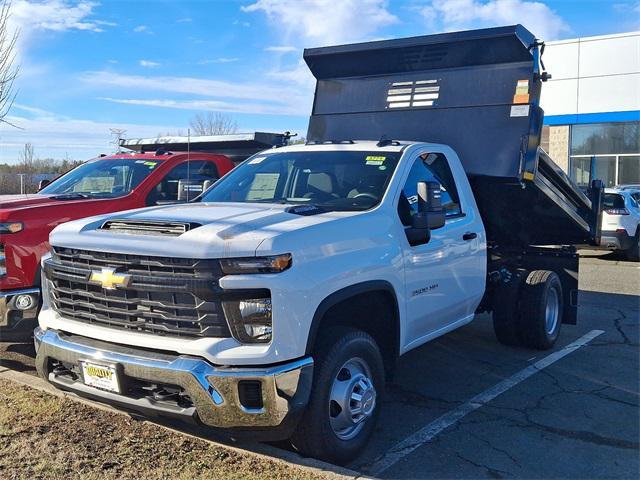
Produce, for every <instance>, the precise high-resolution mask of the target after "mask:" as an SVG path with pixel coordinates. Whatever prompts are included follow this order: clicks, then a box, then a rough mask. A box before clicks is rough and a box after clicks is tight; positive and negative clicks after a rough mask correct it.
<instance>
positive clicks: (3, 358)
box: [0, 341, 36, 374]
mask: <svg viewBox="0 0 640 480" xmlns="http://www.w3.org/2000/svg"><path fill="white" fill-rule="evenodd" d="M35 356H36V351H35V348H34V346H33V342H32V341H29V342H16V343H6V342H3V343H0V367H4V368H9V369H11V370H15V371H17V372H28V373H33V374H35V364H34V359H35Z"/></svg>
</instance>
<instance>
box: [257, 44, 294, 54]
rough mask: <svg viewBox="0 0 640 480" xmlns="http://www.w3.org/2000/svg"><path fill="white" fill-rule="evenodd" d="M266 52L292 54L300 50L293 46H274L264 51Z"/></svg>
mask: <svg viewBox="0 0 640 480" xmlns="http://www.w3.org/2000/svg"><path fill="white" fill-rule="evenodd" d="M264 50H265V51H266V52H276V53H291V52H298V51H299V50H300V49H299V48H298V47H294V46H291V45H272V46H270V47H267V48H265V49H264Z"/></svg>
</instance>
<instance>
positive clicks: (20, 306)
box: [13, 294, 36, 310]
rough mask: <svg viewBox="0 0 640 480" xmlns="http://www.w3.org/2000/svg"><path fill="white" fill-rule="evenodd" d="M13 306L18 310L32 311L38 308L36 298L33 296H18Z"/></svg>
mask: <svg viewBox="0 0 640 480" xmlns="http://www.w3.org/2000/svg"><path fill="white" fill-rule="evenodd" d="M13 304H14V305H15V307H16V310H31V309H32V308H34V307H35V306H36V298H35V297H34V296H33V295H25V294H23V295H17V296H16V299H15V300H14V301H13Z"/></svg>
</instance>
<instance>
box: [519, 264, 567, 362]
mask: <svg viewBox="0 0 640 480" xmlns="http://www.w3.org/2000/svg"><path fill="white" fill-rule="evenodd" d="M562 311H563V297H562V283H561V282H560V278H559V277H558V275H557V274H556V273H555V272H552V271H549V270H534V271H532V272H530V273H529V275H528V276H527V279H526V280H525V282H524V283H523V285H522V289H521V290H520V315H519V329H518V330H519V336H520V341H521V342H522V345H524V346H525V347H529V348H535V349H537V350H548V349H550V348H551V347H553V345H554V344H555V343H556V340H557V339H558V335H559V334H560V327H561V326H562Z"/></svg>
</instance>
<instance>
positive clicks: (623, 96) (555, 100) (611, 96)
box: [540, 32, 640, 125]
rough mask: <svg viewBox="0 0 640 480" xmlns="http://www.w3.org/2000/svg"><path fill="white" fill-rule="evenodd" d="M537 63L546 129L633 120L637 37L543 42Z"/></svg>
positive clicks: (639, 64)
mask: <svg viewBox="0 0 640 480" xmlns="http://www.w3.org/2000/svg"><path fill="white" fill-rule="evenodd" d="M542 58H543V60H544V63H545V67H546V70H547V71H548V72H549V73H550V74H551V76H552V78H551V80H549V81H547V82H546V83H545V84H544V86H543V88H542V95H541V99H540V104H541V106H542V108H543V109H544V111H545V116H546V117H548V120H547V124H549V125H552V124H574V123H580V121H586V120H588V119H592V120H595V121H613V120H618V121H622V120H631V119H634V118H635V119H636V120H637V119H638V114H640V32H631V33H624V34H619V35H606V36H600V37H589V38H578V39H575V40H566V41H559V42H549V43H548V44H547V46H546V48H545V52H544V55H543V57H542ZM634 113H635V115H634ZM594 114H600V115H594ZM603 114H609V115H603ZM554 117H556V118H554ZM560 117H562V118H560ZM581 117H582V118H581Z"/></svg>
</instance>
